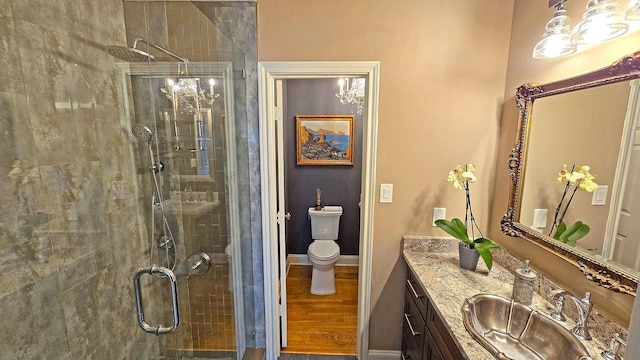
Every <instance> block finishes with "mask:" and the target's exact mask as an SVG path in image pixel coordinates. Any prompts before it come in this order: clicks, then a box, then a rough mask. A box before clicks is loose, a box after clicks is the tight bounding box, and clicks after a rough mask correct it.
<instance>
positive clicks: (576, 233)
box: [558, 221, 591, 246]
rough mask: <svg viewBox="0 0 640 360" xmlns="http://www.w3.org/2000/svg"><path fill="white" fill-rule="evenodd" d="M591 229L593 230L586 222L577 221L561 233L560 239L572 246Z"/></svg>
mask: <svg viewBox="0 0 640 360" xmlns="http://www.w3.org/2000/svg"><path fill="white" fill-rule="evenodd" d="M589 231H591V229H590V228H589V225H587V224H584V223H583V222H582V221H576V222H575V224H573V225H571V226H569V227H568V228H567V229H566V230H565V231H564V232H563V233H562V234H560V236H559V239H558V240H560V241H562V242H563V243H567V244H569V245H571V246H575V245H576V242H577V241H578V240H580V239H582V238H583V237H585V236H586V235H587V234H588V233H589Z"/></svg>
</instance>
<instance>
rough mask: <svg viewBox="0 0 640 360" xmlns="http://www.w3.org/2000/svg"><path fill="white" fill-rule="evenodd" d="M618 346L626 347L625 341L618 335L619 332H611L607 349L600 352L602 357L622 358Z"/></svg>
mask: <svg viewBox="0 0 640 360" xmlns="http://www.w3.org/2000/svg"><path fill="white" fill-rule="evenodd" d="M620 346H624V347H625V348H626V347H627V342H626V341H624V340H623V339H622V338H621V337H620V334H617V333H616V334H613V337H612V338H611V342H609V350H607V351H603V352H602V353H601V355H602V358H603V359H605V360H622V359H623V358H622V356H620Z"/></svg>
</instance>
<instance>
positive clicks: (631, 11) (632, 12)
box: [624, 1, 640, 21]
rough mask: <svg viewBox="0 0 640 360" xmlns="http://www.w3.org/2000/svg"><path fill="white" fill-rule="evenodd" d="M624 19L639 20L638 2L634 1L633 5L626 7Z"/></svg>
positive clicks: (639, 7) (639, 3)
mask: <svg viewBox="0 0 640 360" xmlns="http://www.w3.org/2000/svg"><path fill="white" fill-rule="evenodd" d="M624 18H625V20H629V21H640V2H637V1H636V2H635V4H633V6H631V7H630V8H628V9H627V11H625V12H624Z"/></svg>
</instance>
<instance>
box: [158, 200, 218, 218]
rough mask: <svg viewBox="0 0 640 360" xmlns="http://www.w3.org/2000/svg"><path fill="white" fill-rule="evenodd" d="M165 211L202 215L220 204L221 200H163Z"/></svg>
mask: <svg viewBox="0 0 640 360" xmlns="http://www.w3.org/2000/svg"><path fill="white" fill-rule="evenodd" d="M162 205H163V207H164V211H166V212H168V213H170V214H178V215H180V214H182V215H190V216H200V215H202V214H204V213H206V212H207V211H210V210H213V209H214V208H215V207H216V206H218V205H220V202H219V201H175V200H173V199H168V200H165V201H163V202H162Z"/></svg>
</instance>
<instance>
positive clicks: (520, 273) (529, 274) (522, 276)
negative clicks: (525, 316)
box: [511, 260, 536, 305]
mask: <svg viewBox="0 0 640 360" xmlns="http://www.w3.org/2000/svg"><path fill="white" fill-rule="evenodd" d="M535 282H536V273H535V272H533V271H531V269H530V268H529V260H525V261H524V266H523V267H522V269H516V275H515V279H514V280H513V294H512V295H511V298H512V299H513V300H515V301H517V302H519V303H521V304H524V305H531V301H532V300H533V292H534V285H535Z"/></svg>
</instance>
